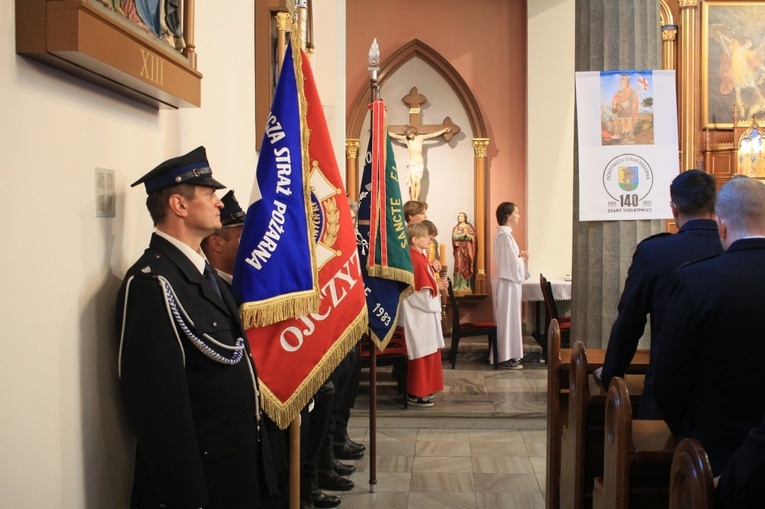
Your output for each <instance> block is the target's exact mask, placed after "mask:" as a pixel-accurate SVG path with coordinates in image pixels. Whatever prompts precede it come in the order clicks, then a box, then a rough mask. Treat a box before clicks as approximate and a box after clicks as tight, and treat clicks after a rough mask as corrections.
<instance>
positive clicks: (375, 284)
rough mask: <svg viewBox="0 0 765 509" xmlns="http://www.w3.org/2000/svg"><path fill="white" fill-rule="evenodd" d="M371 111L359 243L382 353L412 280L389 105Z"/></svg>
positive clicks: (374, 106) (377, 103)
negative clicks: (402, 299)
mask: <svg viewBox="0 0 765 509" xmlns="http://www.w3.org/2000/svg"><path fill="white" fill-rule="evenodd" d="M370 109H372V135H371V137H370V139H369V147H368V148H367V152H366V157H365V164H364V172H363V174H362V177H361V189H360V190H359V208H358V218H357V219H358V225H357V229H358V236H357V242H358V250H359V258H360V260H361V263H362V265H363V266H364V267H365V268H366V270H364V271H363V274H364V284H365V286H366V288H367V292H366V298H367V308H368V309H369V329H370V332H371V338H372V340H373V341H374V342H375V344H376V345H377V348H378V349H380V350H384V349H385V347H386V346H387V345H388V342H390V339H391V337H392V336H393V331H394V330H395V328H396V319H397V316H398V305H399V302H400V300H401V296H402V292H404V291H405V290H406V289H407V288H408V287H409V286H411V285H412V283H413V282H414V275H413V273H412V272H413V271H412V259H411V256H410V254H409V245H408V244H409V243H408V239H407V236H406V221H405V219H404V210H403V201H402V199H401V188H400V186H399V183H398V170H397V169H396V160H395V158H394V156H393V146H392V144H391V141H390V136H389V135H388V130H387V126H386V120H385V104H384V103H383V102H382V101H381V100H376V101H375V102H374V103H372V104H371V105H370Z"/></svg>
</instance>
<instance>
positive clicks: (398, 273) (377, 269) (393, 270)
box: [367, 265, 414, 285]
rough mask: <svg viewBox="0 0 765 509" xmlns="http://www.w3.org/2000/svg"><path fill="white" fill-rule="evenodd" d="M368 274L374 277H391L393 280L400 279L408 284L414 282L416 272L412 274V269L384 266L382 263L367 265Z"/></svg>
mask: <svg viewBox="0 0 765 509" xmlns="http://www.w3.org/2000/svg"><path fill="white" fill-rule="evenodd" d="M367 274H369V275H370V276H374V277H382V278H385V279H391V280H393V281H399V282H401V283H404V284H407V285H413V284H414V274H412V271H410V270H404V269H400V268H398V267H383V266H382V265H375V266H373V267H367Z"/></svg>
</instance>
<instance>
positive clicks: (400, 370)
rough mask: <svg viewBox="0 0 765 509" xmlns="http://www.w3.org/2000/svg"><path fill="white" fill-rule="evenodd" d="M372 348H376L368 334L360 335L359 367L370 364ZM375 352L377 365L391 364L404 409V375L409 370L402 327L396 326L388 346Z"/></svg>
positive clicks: (367, 366) (407, 400) (405, 402)
mask: <svg viewBox="0 0 765 509" xmlns="http://www.w3.org/2000/svg"><path fill="white" fill-rule="evenodd" d="M372 348H376V346H375V344H374V343H373V342H372V340H371V339H370V338H369V336H368V335H366V334H364V335H363V336H362V337H361V348H360V350H359V365H360V366H361V369H364V368H369V367H370V366H371V352H372ZM376 354H377V355H376V357H375V358H376V360H377V366H393V374H394V376H395V377H396V385H397V386H398V392H399V394H401V396H402V400H403V403H404V409H406V408H408V407H409V399H407V395H408V393H407V388H406V377H407V375H408V370H409V359H408V357H407V353H406V341H405V339H404V329H403V328H401V327H396V330H395V332H394V333H393V337H392V338H391V340H390V342H389V343H388V346H386V347H385V350H383V351H380V350H377V352H376Z"/></svg>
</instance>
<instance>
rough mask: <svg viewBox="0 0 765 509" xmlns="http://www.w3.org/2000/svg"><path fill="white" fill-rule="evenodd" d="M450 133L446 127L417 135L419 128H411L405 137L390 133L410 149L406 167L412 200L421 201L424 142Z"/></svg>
mask: <svg viewBox="0 0 765 509" xmlns="http://www.w3.org/2000/svg"><path fill="white" fill-rule="evenodd" d="M450 131H451V128H450V127H445V128H443V129H441V130H440V131H436V132H434V133H427V134H417V128H416V127H414V126H409V127H407V128H406V130H405V131H404V135H403V136H402V135H400V134H397V133H394V132H389V134H390V137H391V138H394V139H396V140H400V141H403V142H404V143H406V146H407V148H408V149H409V162H408V163H406V167H407V168H408V169H409V176H408V177H407V180H406V183H407V185H408V186H409V199H410V200H416V201H419V199H420V183H421V182H422V176H423V174H424V173H425V160H424V159H423V158H422V145H423V141H425V140H429V139H432V138H438V137H439V136H441V135H442V134H444V133H448V132H450Z"/></svg>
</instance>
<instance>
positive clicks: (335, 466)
mask: <svg viewBox="0 0 765 509" xmlns="http://www.w3.org/2000/svg"><path fill="white" fill-rule="evenodd" d="M332 470H334V471H335V473H336V474H337V475H351V474H352V473H354V472H355V471H356V467H354V466H353V465H346V464H345V463H340V462H339V461H338V460H337V459H335V458H333V459H332Z"/></svg>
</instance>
